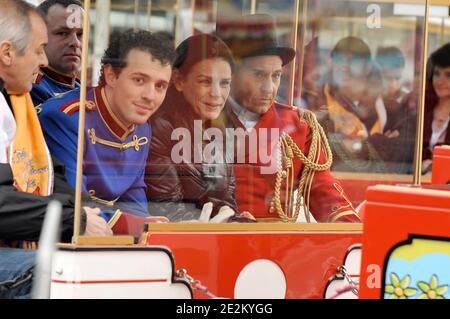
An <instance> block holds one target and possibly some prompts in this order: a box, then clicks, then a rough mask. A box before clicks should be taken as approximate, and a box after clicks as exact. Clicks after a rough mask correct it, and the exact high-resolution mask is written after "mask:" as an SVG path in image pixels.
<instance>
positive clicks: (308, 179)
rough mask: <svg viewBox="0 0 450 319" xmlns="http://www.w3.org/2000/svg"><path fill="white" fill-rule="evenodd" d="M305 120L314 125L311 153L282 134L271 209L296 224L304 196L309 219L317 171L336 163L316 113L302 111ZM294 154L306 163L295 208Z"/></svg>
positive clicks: (284, 220)
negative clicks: (284, 192)
mask: <svg viewBox="0 0 450 319" xmlns="http://www.w3.org/2000/svg"><path fill="white" fill-rule="evenodd" d="M301 118H302V120H304V121H306V123H307V124H308V125H309V126H310V128H311V136H312V138H311V145H310V148H309V152H308V156H306V155H305V154H303V152H302V151H301V150H300V148H299V147H298V145H297V144H295V142H294V141H293V139H292V137H291V136H289V135H288V134H286V133H283V135H282V136H281V137H280V139H279V141H278V143H277V145H278V158H277V176H276V179H275V188H274V198H273V200H272V203H271V207H270V212H273V211H275V210H276V211H277V213H278V215H279V217H280V218H281V220H282V221H283V222H290V223H295V222H296V221H297V218H298V215H299V214H300V208H301V205H302V203H301V198H302V197H303V201H304V203H303V205H304V208H305V217H306V221H307V222H308V223H309V222H310V215H309V197H310V193H311V185H312V181H313V178H314V174H315V173H316V172H320V171H325V170H328V169H329V168H330V167H331V164H332V163H333V154H332V153H331V148H330V145H329V144H328V140H327V137H326V135H325V132H324V130H323V128H322V127H321V126H320V124H319V122H318V121H317V119H316V117H315V115H314V114H313V113H311V112H303V113H302V114H301ZM322 148H324V152H325V158H326V161H325V163H323V164H320V163H319V160H320V154H321V152H322ZM294 156H296V157H298V158H299V159H300V161H301V162H302V163H303V171H302V173H301V177H300V181H299V183H298V187H297V191H298V193H297V194H298V195H297V196H298V197H297V201H296V204H295V208H294V207H293V206H294V204H293V197H294V178H295V176H294V172H295V170H294V162H293V159H294ZM283 179H286V196H285V198H284V200H285V205H284V210H283V207H282V205H281V184H282V180H283Z"/></svg>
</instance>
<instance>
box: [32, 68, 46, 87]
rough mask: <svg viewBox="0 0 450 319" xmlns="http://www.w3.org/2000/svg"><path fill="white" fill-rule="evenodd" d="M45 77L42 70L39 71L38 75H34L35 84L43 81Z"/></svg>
mask: <svg viewBox="0 0 450 319" xmlns="http://www.w3.org/2000/svg"><path fill="white" fill-rule="evenodd" d="M43 78H44V74H43V73H42V72H41V71H39V72H38V74H36V76H35V77H34V80H33V84H39V83H41V81H42V79H43Z"/></svg>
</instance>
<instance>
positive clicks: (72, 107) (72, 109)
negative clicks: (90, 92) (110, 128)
mask: <svg viewBox="0 0 450 319" xmlns="http://www.w3.org/2000/svg"><path fill="white" fill-rule="evenodd" d="M95 108H96V106H95V103H94V101H90V100H87V101H86V111H93V110H95ZM59 110H60V111H61V112H63V113H65V114H67V115H69V116H72V115H73V114H75V113H76V112H78V111H79V110H80V100H72V101H70V102H67V103H66V104H64V105H62V106H61V107H60V108H59Z"/></svg>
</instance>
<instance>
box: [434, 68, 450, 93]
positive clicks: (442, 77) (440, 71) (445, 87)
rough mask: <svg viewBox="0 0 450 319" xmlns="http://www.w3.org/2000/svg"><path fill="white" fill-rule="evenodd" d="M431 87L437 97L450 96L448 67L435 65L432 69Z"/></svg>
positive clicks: (449, 69)
mask: <svg viewBox="0 0 450 319" xmlns="http://www.w3.org/2000/svg"><path fill="white" fill-rule="evenodd" d="M433 87H434V91H435V92H436V95H437V96H438V97H439V98H441V99H442V98H449V97H450V67H445V68H441V67H439V66H437V67H435V68H434V70H433Z"/></svg>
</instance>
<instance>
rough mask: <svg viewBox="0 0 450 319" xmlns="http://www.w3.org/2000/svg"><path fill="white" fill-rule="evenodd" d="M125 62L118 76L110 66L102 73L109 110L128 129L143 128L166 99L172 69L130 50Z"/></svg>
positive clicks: (146, 54) (136, 50)
mask: <svg viewBox="0 0 450 319" xmlns="http://www.w3.org/2000/svg"><path fill="white" fill-rule="evenodd" d="M126 61H127V66H126V67H125V68H123V69H122V70H121V71H120V73H119V74H116V72H114V70H113V68H112V67H111V66H106V67H105V70H104V72H105V79H106V90H107V96H108V102H109V104H110V106H111V109H112V111H113V112H114V114H115V115H116V116H117V118H118V119H119V120H120V121H121V122H122V123H123V124H124V125H126V126H127V127H130V126H132V125H141V124H144V123H145V122H147V121H148V119H149V118H150V116H151V115H152V114H153V113H155V112H156V111H157V110H158V108H159V107H160V105H161V103H162V102H163V100H164V97H165V96H166V91H167V88H168V86H169V81H170V76H171V74H172V68H171V67H170V65H169V64H167V65H166V64H164V65H163V64H161V62H160V61H159V60H156V59H154V58H153V56H152V55H151V54H150V53H148V52H146V51H142V50H139V49H132V50H131V51H130V52H129V53H128V56H127V60H126ZM108 92H109V94H108Z"/></svg>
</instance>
